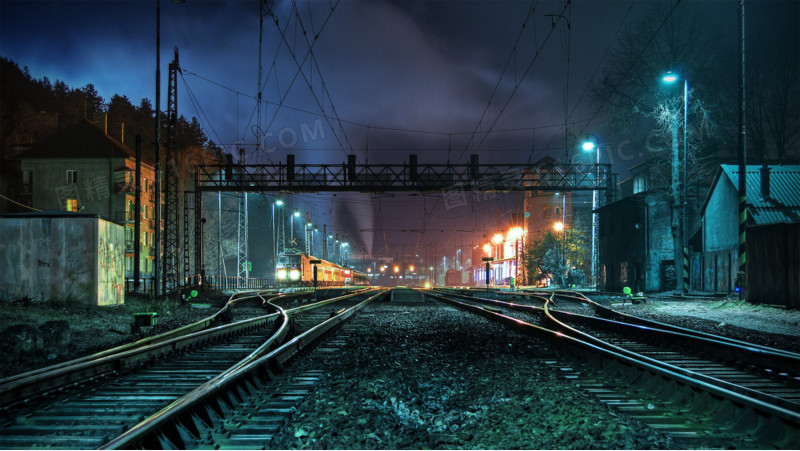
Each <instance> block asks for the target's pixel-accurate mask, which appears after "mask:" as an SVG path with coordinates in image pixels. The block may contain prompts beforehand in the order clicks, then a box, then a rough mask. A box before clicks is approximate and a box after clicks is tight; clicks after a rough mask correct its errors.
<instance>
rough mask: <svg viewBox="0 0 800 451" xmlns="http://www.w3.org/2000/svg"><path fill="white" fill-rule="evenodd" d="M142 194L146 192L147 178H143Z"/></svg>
mask: <svg viewBox="0 0 800 451" xmlns="http://www.w3.org/2000/svg"><path fill="white" fill-rule="evenodd" d="M144 192H145V193H146V192H147V177H145V178H144Z"/></svg>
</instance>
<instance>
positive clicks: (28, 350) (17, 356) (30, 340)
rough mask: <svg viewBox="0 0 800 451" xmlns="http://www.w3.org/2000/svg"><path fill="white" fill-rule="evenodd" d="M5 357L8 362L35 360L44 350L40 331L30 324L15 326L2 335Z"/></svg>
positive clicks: (0, 334) (8, 328)
mask: <svg viewBox="0 0 800 451" xmlns="http://www.w3.org/2000/svg"><path fill="white" fill-rule="evenodd" d="M0 337H1V338H0V340H2V346H3V348H4V349H5V350H6V352H4V353H3V355H4V356H5V357H6V359H7V360H8V361H11V362H22V361H26V360H32V359H34V358H35V357H36V356H37V355H38V354H39V353H40V352H41V350H42V346H43V340H42V335H41V333H40V332H39V330H38V329H36V328H35V327H33V326H31V325H29V324H15V325H13V326H9V327H7V328H6V329H5V330H3V332H2V333H0Z"/></svg>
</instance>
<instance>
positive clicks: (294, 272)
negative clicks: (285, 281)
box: [289, 269, 300, 280]
mask: <svg viewBox="0 0 800 451" xmlns="http://www.w3.org/2000/svg"><path fill="white" fill-rule="evenodd" d="M289 279H291V280H298V279H300V271H298V270H296V269H293V270H291V271H289Z"/></svg>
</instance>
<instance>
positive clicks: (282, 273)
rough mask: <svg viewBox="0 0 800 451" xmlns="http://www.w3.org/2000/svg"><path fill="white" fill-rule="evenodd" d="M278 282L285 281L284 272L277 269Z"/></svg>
mask: <svg viewBox="0 0 800 451" xmlns="http://www.w3.org/2000/svg"><path fill="white" fill-rule="evenodd" d="M278 280H286V270H285V269H279V270H278Z"/></svg>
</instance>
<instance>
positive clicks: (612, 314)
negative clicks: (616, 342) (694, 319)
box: [552, 291, 800, 359]
mask: <svg viewBox="0 0 800 451" xmlns="http://www.w3.org/2000/svg"><path fill="white" fill-rule="evenodd" d="M552 293H553V297H561V298H564V299H569V300H571V301H574V302H583V303H587V304H589V305H590V306H592V307H593V308H594V310H595V312H596V313H597V316H599V317H602V318H607V319H610V320H614V321H620V322H624V323H630V324H637V325H640V326H645V327H651V328H654V329H661V330H669V331H672V332H677V333H681V334H685V335H692V336H697V337H704V338H707V339H711V340H717V341H723V342H727V343H731V344H734V345H738V346H745V347H748V348H755V349H761V350H763V351H765V352H768V353H775V354H784V355H786V356H787V357H788V358H792V359H800V353H797V352H792V351H788V350H785V349H778V348H773V347H770V346H764V345H760V344H756V343H748V342H746V341H741V340H737V339H735V338H729V337H723V336H721V335H714V334H711V333H707V332H702V331H699V330H693V329H687V328H685V327H680V326H676V325H674V324H668V323H662V322H660V321H654V320H650V319H645V318H640V317H637V316H633V315H629V314H627V313H622V312H618V311H616V310H614V309H612V308H609V307H606V306H604V305H602V304H599V303H597V302H595V301H593V300H592V299H590V298H588V297H586V296H585V295H583V294H582V293H580V292H571V291H567V292H560V291H552Z"/></svg>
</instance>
